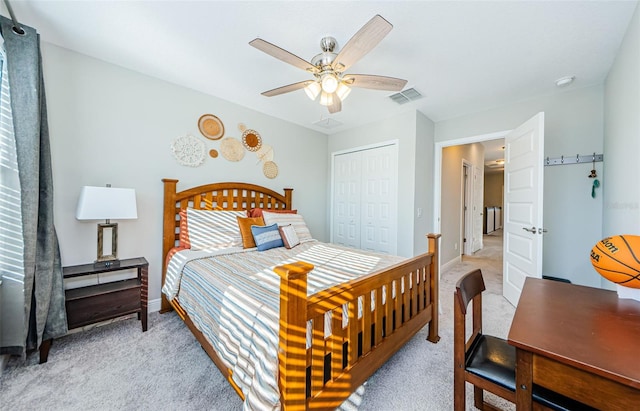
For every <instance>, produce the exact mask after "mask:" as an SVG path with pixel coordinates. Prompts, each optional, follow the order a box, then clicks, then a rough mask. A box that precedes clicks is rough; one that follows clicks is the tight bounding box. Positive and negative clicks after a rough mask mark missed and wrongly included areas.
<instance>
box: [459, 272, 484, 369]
mask: <svg viewBox="0 0 640 411" xmlns="http://www.w3.org/2000/svg"><path fill="white" fill-rule="evenodd" d="M484 290H486V287H485V285H484V279H483V278H482V271H481V270H479V269H476V270H473V271H471V272H469V273H467V274H465V275H464V276H462V277H461V278H460V279H459V280H458V282H457V283H456V292H455V296H454V304H453V305H454V309H453V313H454V314H453V321H454V333H453V334H454V355H455V356H456V357H457V358H458V359H460V360H462V358H463V357H464V355H465V353H466V352H467V350H468V349H469V347H470V346H471V345H472V344H473V342H474V341H475V340H476V338H478V336H480V335H481V334H482V292H483V291H484ZM470 302H473V305H472V308H473V321H472V322H473V331H472V333H471V335H470V337H469V339H466V338H465V337H466V317H467V310H468V307H469V303H470ZM461 356H462V357H461ZM463 361H464V360H463ZM456 363H458V361H457V360H456Z"/></svg>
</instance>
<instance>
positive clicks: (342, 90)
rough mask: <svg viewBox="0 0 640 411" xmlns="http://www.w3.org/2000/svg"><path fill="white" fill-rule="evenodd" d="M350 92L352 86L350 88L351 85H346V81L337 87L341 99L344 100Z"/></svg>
mask: <svg viewBox="0 0 640 411" xmlns="http://www.w3.org/2000/svg"><path fill="white" fill-rule="evenodd" d="M349 93H351V88H349V86H347V85H345V84H344V83H340V84H338V88H337V89H336V94H337V95H338V98H339V99H340V101H344V99H346V98H347V96H348V95H349Z"/></svg>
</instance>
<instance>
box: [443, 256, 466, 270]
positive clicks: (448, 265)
mask: <svg viewBox="0 0 640 411" xmlns="http://www.w3.org/2000/svg"><path fill="white" fill-rule="evenodd" d="M461 261H462V256H457V257H455V258H454V259H453V260H450V261H448V262H446V263H445V264H442V265H441V266H440V272H441V273H442V272H445V271H447V270H448V269H449V268H451V267H452V266H454V265H456V264H458V263H459V262H461Z"/></svg>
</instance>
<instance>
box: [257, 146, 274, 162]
mask: <svg viewBox="0 0 640 411" xmlns="http://www.w3.org/2000/svg"><path fill="white" fill-rule="evenodd" d="M256 157H258V162H262V163H264V162H267V161H273V147H271V146H270V145H268V144H263V145H262V147H261V148H260V149H259V150H258V151H256Z"/></svg>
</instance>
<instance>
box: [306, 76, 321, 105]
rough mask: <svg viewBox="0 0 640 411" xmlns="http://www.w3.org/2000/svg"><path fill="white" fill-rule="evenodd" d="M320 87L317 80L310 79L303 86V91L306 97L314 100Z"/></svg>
mask: <svg viewBox="0 0 640 411" xmlns="http://www.w3.org/2000/svg"><path fill="white" fill-rule="evenodd" d="M321 89H322V87H320V84H319V83H318V82H317V81H312V82H311V83H309V84H308V85H307V86H306V87H305V88H304V92H305V93H307V97H309V98H310V99H311V100H313V101H315V100H316V99H317V98H318V95H319V94H320V91H321Z"/></svg>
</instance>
